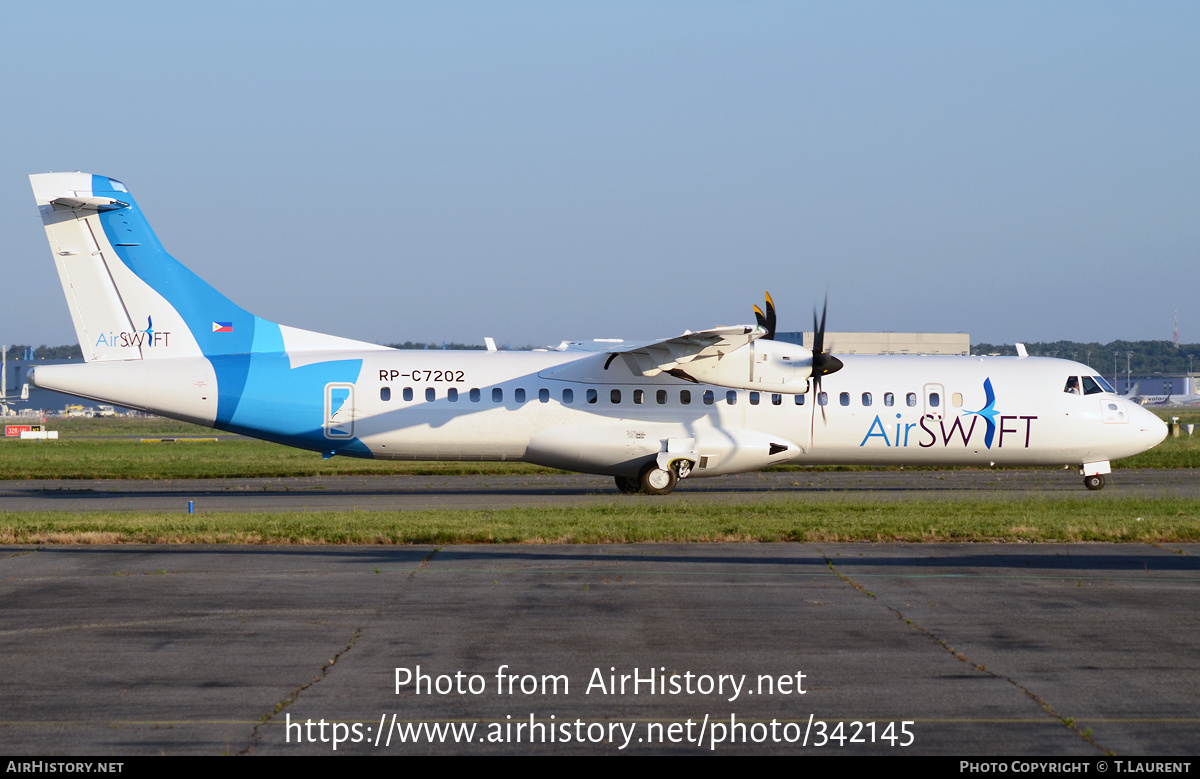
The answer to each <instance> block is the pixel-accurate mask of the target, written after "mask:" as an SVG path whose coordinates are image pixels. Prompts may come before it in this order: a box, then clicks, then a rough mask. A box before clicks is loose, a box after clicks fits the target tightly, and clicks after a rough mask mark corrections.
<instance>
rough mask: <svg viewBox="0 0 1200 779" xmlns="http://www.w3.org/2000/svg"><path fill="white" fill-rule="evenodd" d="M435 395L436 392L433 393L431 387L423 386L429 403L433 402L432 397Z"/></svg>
mask: <svg viewBox="0 0 1200 779" xmlns="http://www.w3.org/2000/svg"><path fill="white" fill-rule="evenodd" d="M436 397H437V394H436V393H434V391H433V387H426V388H425V399H426V400H428V401H429V402H430V403H432V402H433V399H434V398H436Z"/></svg>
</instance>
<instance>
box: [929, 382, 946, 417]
mask: <svg viewBox="0 0 1200 779" xmlns="http://www.w3.org/2000/svg"><path fill="white" fill-rule="evenodd" d="M945 407H946V391H945V390H944V389H942V385H941V384H926V385H925V415H926V416H930V417H933V418H934V419H941V418H942V416H943V415H944V414H945V411H946V409H945Z"/></svg>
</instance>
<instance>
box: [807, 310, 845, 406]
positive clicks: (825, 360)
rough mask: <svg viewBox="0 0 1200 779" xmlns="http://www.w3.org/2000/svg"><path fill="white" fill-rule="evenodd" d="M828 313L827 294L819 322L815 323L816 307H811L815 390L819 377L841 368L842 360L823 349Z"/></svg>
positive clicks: (819, 382) (818, 385)
mask: <svg viewBox="0 0 1200 779" xmlns="http://www.w3.org/2000/svg"><path fill="white" fill-rule="evenodd" d="M827 313H829V295H826V296H825V305H824V306H823V307H822V308H821V322H820V324H818V323H817V309H816V308H815V307H814V308H813V345H812V353H813V357H812V375H813V383H814V385H815V386H816V389H817V392H820V391H821V377H822V376H828V375H829V374H831V373H837V372H838V371H840V370H841V369H842V361H841V360H839V359H838V358H836V357H834V356H833V355H832V354H829V353H828V352H826V351H825V315H826V314H827Z"/></svg>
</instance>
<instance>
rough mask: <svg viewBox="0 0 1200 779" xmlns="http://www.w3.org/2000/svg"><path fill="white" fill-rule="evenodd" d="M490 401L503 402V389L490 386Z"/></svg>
mask: <svg viewBox="0 0 1200 779" xmlns="http://www.w3.org/2000/svg"><path fill="white" fill-rule="evenodd" d="M492 402H493V403H503V402H504V390H502V389H500V388H499V387H492Z"/></svg>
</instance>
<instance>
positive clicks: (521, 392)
mask: <svg viewBox="0 0 1200 779" xmlns="http://www.w3.org/2000/svg"><path fill="white" fill-rule="evenodd" d="M513 400H515V401H517V402H518V403H524V402H525V389H524V388H523V387H517V388H516V389H515V390H513Z"/></svg>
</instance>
